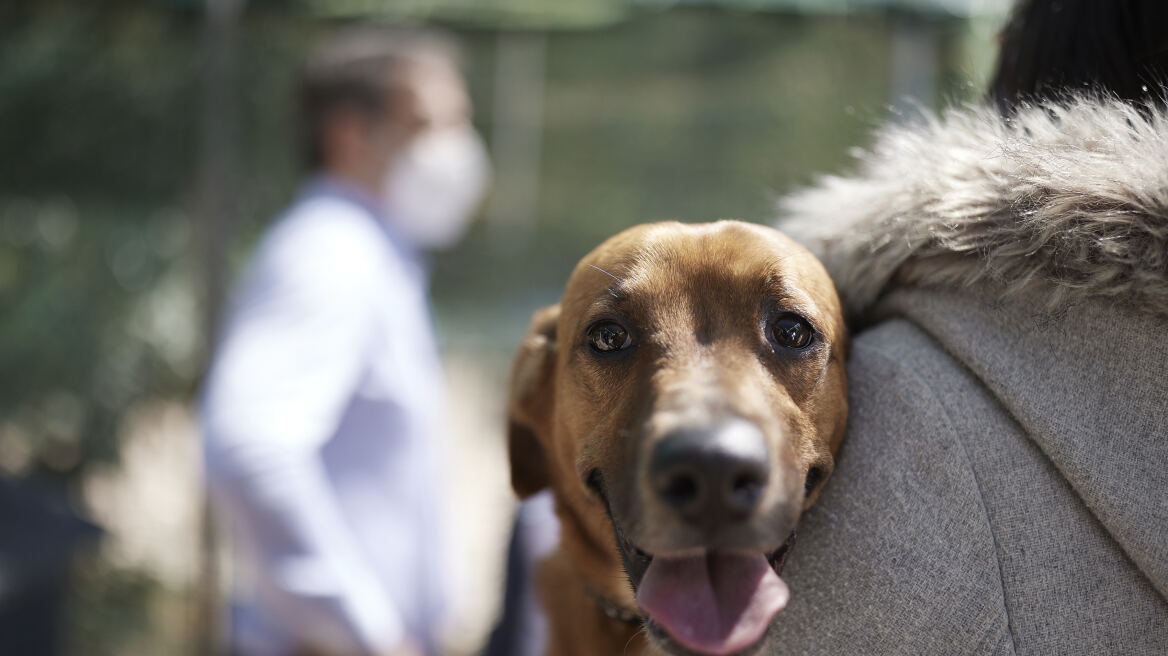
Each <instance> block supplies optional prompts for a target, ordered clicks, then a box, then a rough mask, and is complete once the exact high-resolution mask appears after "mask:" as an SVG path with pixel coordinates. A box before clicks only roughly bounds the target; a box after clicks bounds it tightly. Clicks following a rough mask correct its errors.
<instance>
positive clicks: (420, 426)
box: [201, 179, 446, 655]
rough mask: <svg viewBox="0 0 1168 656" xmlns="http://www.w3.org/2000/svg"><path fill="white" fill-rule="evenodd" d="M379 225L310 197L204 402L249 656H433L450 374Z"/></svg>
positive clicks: (324, 187)
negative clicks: (404, 655)
mask: <svg viewBox="0 0 1168 656" xmlns="http://www.w3.org/2000/svg"><path fill="white" fill-rule="evenodd" d="M378 213H379V210H378V209H377V207H376V206H375V205H374V204H373V203H372V202H370V201H369V200H368V199H367V198H365V197H364V196H363V195H361V194H360V193H359V192H357V191H356V190H354V189H351V188H347V187H345V186H344V185H342V184H341V183H339V182H337V181H330V180H326V179H321V180H317V181H315V182H313V183H312V184H310V185H309V186H308V187H307V188H306V190H305V191H304V193H303V194H302V195H301V197H300V199H299V200H298V201H297V202H296V204H295V205H294V206H293V207H292V208H291V209H289V210H288V212H287V213H286V214H285V215H284V216H282V217H281V218H280V219H279V220H278V221H277V222H276V224H275V225H274V226H273V227H272V228H271V229H270V230H269V231H268V233H267V234H266V235H265V237H264V239H263V240H262V242H261V244H260V246H259V249H258V251H257V252H256V254H255V257H254V260H253V262H252V264H251V267H250V269H249V270H248V271H247V273H246V275H245V276H244V278H243V280H242V281H241V284H240V285H239V288H238V289H237V295H236V296H235V298H234V303H233V307H232V310H231V312H230V315H229V318H228V321H227V323H226V325H225V329H224V332H223V334H222V337H221V340H220V343H219V346H218V351H217V354H216V357H215V359H214V362H213V364H212V368H211V371H210V374H209V378H208V381H207V384H206V388H205V390H204V397H203V406H202V417H201V419H202V423H203V429H204V434H205V453H206V462H207V472H208V478H209V488H210V490H211V495H212V500H213V502H214V503H215V507H216V510H217V511H219V512H220V513H221V514H222V515H223V516H224V517H225V518H226V519H227V520H228V523H229V525H230V527H231V533H232V535H233V536H234V537H235V538H236V544H237V546H238V549H237V551H238V553H239V560H240V561H241V562H240V568H241V570H243V571H244V573H245V574H247V576H246V577H243V578H241V580H240V581H239V585H238V586H237V588H238V589H237V591H236V613H235V624H236V626H235V627H234V631H233V634H234V638H233V641H234V642H235V648H236V649H237V650H239V651H242V652H243V653H245V654H249V655H250V654H286V653H288V652H289V651H290V650H292V649H293V648H295V647H296V646H297V645H304V644H313V645H321V646H323V647H326V648H328V649H331V650H335V651H337V652H339V653H367V652H373V651H378V650H386V649H388V648H390V647H392V646H394V645H397V644H398V643H400V641H401V640H402V639H403V638H405V637H406V636H409V637H410V638H411V639H413V640H415V641H418V642H419V643H421V644H422V645H425V646H431V647H432V633H433V628H434V625H435V623H436V621H437V616H438V614H439V613H440V612H441V610H442V605H443V601H444V599H443V597H444V592H445V590H446V581H444V580H443V575H442V574H443V570H444V568H443V562H442V559H443V545H442V544H441V538H440V535H439V524H440V522H439V518H438V516H437V510H438V507H439V499H438V493H439V487H440V486H439V484H438V483H437V482H436V481H437V476H436V474H437V466H438V453H437V452H436V451H437V449H438V444H437V442H438V440H439V438H440V430H441V429H440V427H439V426H440V421H439V420H440V393H441V389H442V378H441V369H440V365H439V360H438V355H437V350H436V347H435V343H434V338H433V331H432V326H431V321H430V314H429V306H428V303H427V299H426V287H427V281H426V273H425V269H424V267H423V265H422V263H421V261H420V260H419V258H418V256H417V255H416V253H414V252H413V251H412V249H410V248H409V247H408V246H407V245H406V244H403V243H401V240H400V239H398V238H396V237H395V236H394V235H393V233H392V231H391V229H390V228H389V227H388V226H387V224H386V222H385V221H384V220H383V218H382V217H380V216H379V214H378Z"/></svg>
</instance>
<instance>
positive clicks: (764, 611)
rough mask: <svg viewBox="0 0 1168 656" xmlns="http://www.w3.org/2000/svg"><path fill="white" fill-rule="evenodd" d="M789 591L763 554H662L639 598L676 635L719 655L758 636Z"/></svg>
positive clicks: (688, 644) (681, 640) (655, 560)
mask: <svg viewBox="0 0 1168 656" xmlns="http://www.w3.org/2000/svg"><path fill="white" fill-rule="evenodd" d="M788 597H790V592H789V591H788V590H787V584H786V583H784V582H783V580H782V579H780V578H779V576H778V575H777V574H775V571H774V570H773V569H771V566H770V563H768V562H767V559H766V557H765V556H763V555H762V554H758V555H755V556H748V555H744V554H743V555H736V554H728V553H718V552H709V553H706V554H703V555H700V556H691V557H686V558H667V557H663V556H656V557H654V558H653V561H652V562H651V563H649V568H648V569H647V570H645V577H644V578H643V579H641V585H640V587H639V588H638V590H637V604H638V605H640V606H641V608H642V609H643V610H644V611H645V612H646V613H648V614H649V616H650V617H652V618H653V621H654V622H656V623H657V624H659V625H661V627H662V628H663V629H665V630H666V631H667V632H668V633H669V635H670V636H672V637H673V639H674V640H676V641H677V642H679V643H681V644H682V645H683V646H684V647H686V648H687V649H690V650H692V651H696V652H699V653H703V654H713V655H716V656H725V655H727V654H733V653H735V652H738V651H741V650H743V649H746V648H747V647H750V646H751V645H753V644H754V643H756V642H758V641H759V640H760V639H761V638H762V636H763V634H764V633H766V630H767V626H769V625H770V623H771V619H772V618H773V617H774V616H775V613H778V612H779V611H780V610H782V609H783V607H784V606H786V605H787V599H788Z"/></svg>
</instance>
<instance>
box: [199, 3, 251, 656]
mask: <svg viewBox="0 0 1168 656" xmlns="http://www.w3.org/2000/svg"><path fill="white" fill-rule="evenodd" d="M243 2H244V0H206V5H205V12H204V23H203V38H202V59H203V65H204V68H203V71H202V73H203V79H202V83H203V94H202V96H203V98H202V99H203V107H202V126H201V133H200V136H201V140H200V166H199V207H198V225H199V228H201V229H200V230H198V231H197V232H198V233H199V234H200V236H201V238H202V239H201V247H202V248H201V253H200V255H201V261H202V273H203V336H204V340H205V341H204V347H205V348H204V351H203V352H204V353H207V354H209V353H211V351H212V347H213V345H214V342H215V336H216V333H217V332H218V326H219V313H220V310H221V308H222V306H223V299H224V290H225V287H226V281H227V278H226V276H227V273H226V262H227V249H228V247H229V245H230V243H231V232H232V228H233V226H234V225H235V219H236V215H237V213H238V208H239V135H240V125H239V123H240V107H239V93H238V89H239V80H238V59H239V22H240V18H241V15H242V11H243ZM206 499H207V498H206V495H205V494H204V497H203V512H202V513H201V526H200V527H199V556H198V558H199V562H198V568H197V569H196V571H197V572H198V574H197V578H196V580H195V582H194V592H195V609H194V622H193V627H192V628H193V631H194V635H193V636H192V639H191V640H190V644H191V647H192V651H193V653H194V654H195V656H207V655H213V654H218V653H221V652H222V645H221V640H220V638H221V637H222V635H223V631H222V627H221V626H220V622H221V619H222V603H221V594H220V590H219V582H220V563H219V559H218V540H217V536H216V534H215V533H216V532H215V525H214V523H213V521H212V517H211V513H210V508H209V506H208V504H207V500H206Z"/></svg>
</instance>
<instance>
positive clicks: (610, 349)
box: [588, 321, 633, 353]
mask: <svg viewBox="0 0 1168 656" xmlns="http://www.w3.org/2000/svg"><path fill="white" fill-rule="evenodd" d="M632 343H633V337H632V335H630V334H629V331H627V330H625V327H624V326H622V325H620V324H619V323H616V322H615V321H603V322H601V323H598V324H596V325H594V326H592V328H590V329H588V344H589V345H590V346H591V347H592V350H594V351H596V352H597V353H614V352H616V351H620V350H622V349H626V348H628V347H629V346H630V345H631V344H632Z"/></svg>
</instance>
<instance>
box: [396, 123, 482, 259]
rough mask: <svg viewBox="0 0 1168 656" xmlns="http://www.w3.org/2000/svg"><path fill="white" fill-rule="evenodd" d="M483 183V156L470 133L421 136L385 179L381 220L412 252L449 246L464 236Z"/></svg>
mask: <svg viewBox="0 0 1168 656" xmlns="http://www.w3.org/2000/svg"><path fill="white" fill-rule="evenodd" d="M489 177H490V161H489V160H488V159H487V151H486V149H485V148H484V147H483V142H482V140H481V139H479V136H478V134H477V133H476V132H475V131H474V128H472V127H470V126H469V125H464V126H457V127H451V128H443V129H439V130H432V131H429V132H424V133H422V134H421V135H419V136H417V137H415V138H414V140H413V141H412V142H410V144H409V145H408V146H406V149H405V152H403V153H402V154H401V155H400V156H398V157H397V159H395V160H394V162H393V164H391V165H390V168H389V171H388V173H387V174H386V177H385V182H384V183H383V186H382V190H383V191H382V193H383V194H384V203H385V210H386V214H387V219H388V221H389V223H390V224H391V225H392V226H393V228H394V229H395V230H397V231H398V232H399V233H401V234H402V235H404V236H405V237H406V238H407V239H409V240H411V241H412V242H413V243H414V245H416V246H419V247H422V248H442V247H444V246H450V245H451V244H453V243H454V242H456V241H458V239H459V238H460V237H462V234H463V233H464V232H465V231H466V228H467V225H468V224H469V223H470V219H471V218H472V217H473V216H474V210H475V207H476V205H477V204H478V202H479V199H481V198H482V195H483V192H484V191H485V190H486V187H487V180H488V178H489Z"/></svg>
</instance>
